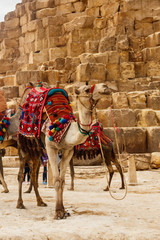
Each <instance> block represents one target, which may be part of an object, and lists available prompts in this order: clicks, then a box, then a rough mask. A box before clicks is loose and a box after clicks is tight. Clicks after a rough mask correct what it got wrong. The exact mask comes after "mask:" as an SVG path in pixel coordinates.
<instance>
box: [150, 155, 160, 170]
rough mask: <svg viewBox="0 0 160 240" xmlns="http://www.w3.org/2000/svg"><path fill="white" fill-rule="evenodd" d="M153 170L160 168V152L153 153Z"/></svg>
mask: <svg viewBox="0 0 160 240" xmlns="http://www.w3.org/2000/svg"><path fill="white" fill-rule="evenodd" d="M150 166H151V168H160V152H152V153H151V164H150Z"/></svg>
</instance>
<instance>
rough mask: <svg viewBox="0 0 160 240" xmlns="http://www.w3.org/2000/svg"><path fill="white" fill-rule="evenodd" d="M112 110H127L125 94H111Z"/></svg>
mask: <svg viewBox="0 0 160 240" xmlns="http://www.w3.org/2000/svg"><path fill="white" fill-rule="evenodd" d="M112 101H113V108H116V109H122V108H128V99H127V96H126V93H124V92H117V93H112Z"/></svg>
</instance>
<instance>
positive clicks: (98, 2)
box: [87, 0, 108, 8]
mask: <svg viewBox="0 0 160 240" xmlns="http://www.w3.org/2000/svg"><path fill="white" fill-rule="evenodd" d="M104 4H108V0H88V5H87V7H88V8H93V7H100V6H102V5H104Z"/></svg>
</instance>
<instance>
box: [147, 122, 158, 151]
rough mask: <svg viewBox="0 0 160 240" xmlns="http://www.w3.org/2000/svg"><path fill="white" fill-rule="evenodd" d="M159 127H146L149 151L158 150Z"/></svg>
mask: <svg viewBox="0 0 160 240" xmlns="http://www.w3.org/2000/svg"><path fill="white" fill-rule="evenodd" d="M159 139H160V127H149V128H147V142H148V151H149V152H159V151H160V149H159V142H160V141H159Z"/></svg>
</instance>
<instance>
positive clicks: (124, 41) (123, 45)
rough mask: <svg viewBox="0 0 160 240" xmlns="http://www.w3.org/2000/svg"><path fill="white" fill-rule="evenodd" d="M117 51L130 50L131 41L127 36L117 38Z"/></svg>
mask: <svg viewBox="0 0 160 240" xmlns="http://www.w3.org/2000/svg"><path fill="white" fill-rule="evenodd" d="M117 49H120V50H122V51H127V50H128V49H129V41H128V37H127V36H126V35H119V36H118V38H117Z"/></svg>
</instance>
